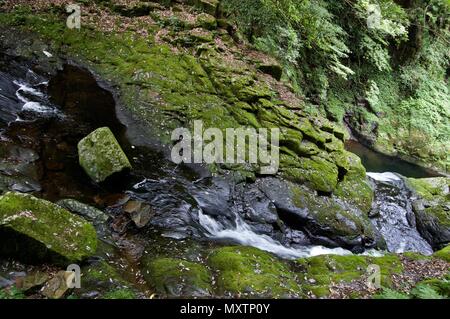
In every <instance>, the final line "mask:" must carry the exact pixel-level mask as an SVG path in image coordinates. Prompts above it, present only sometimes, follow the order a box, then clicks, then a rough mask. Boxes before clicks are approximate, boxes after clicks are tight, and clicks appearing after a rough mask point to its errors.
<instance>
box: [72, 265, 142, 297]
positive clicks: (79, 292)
mask: <svg viewBox="0 0 450 319" xmlns="http://www.w3.org/2000/svg"><path fill="white" fill-rule="evenodd" d="M122 267H125V266H123V265H122ZM118 268H119V269H120V266H119V265H117V264H114V263H108V262H106V261H105V260H98V261H94V262H92V263H90V264H88V265H85V266H83V267H82V268H81V274H82V276H81V288H80V289H74V290H73V291H72V292H71V294H72V295H73V296H76V297H81V298H87V299H134V298H137V296H138V289H137V287H136V285H135V284H134V283H132V282H130V281H128V280H126V279H125V278H124V276H123V275H122V274H121V273H120V272H119V271H118Z"/></svg>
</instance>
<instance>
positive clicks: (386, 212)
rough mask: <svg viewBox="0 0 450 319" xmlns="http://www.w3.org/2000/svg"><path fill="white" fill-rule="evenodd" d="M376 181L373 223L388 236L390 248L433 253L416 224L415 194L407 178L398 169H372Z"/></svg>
mask: <svg viewBox="0 0 450 319" xmlns="http://www.w3.org/2000/svg"><path fill="white" fill-rule="evenodd" d="M367 176H369V178H370V179H371V180H372V181H373V183H374V185H375V200H374V206H373V209H372V213H371V217H372V218H371V220H372V224H373V225H374V226H375V227H376V228H377V229H378V230H379V231H380V233H381V235H382V236H383V237H384V239H385V240H386V244H387V246H388V251H390V252H394V253H403V252H407V251H411V252H419V253H422V254H425V255H431V254H432V253H433V249H432V248H431V246H430V244H429V243H428V242H427V241H426V240H425V239H423V238H422V236H421V235H420V233H419V231H418V230H417V227H416V220H415V215H414V212H413V210H412V203H411V194H410V192H409V190H408V189H407V187H406V185H405V182H404V181H403V179H402V178H401V177H400V176H399V175H397V174H395V173H390V172H386V173H368V174H367Z"/></svg>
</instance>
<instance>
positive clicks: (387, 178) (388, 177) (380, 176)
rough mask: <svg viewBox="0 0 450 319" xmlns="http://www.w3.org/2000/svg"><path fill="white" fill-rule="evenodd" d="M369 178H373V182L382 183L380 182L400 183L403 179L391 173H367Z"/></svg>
mask: <svg viewBox="0 0 450 319" xmlns="http://www.w3.org/2000/svg"><path fill="white" fill-rule="evenodd" d="M367 176H369V177H370V178H372V179H373V180H376V181H380V182H394V181H400V180H401V178H400V177H399V176H398V175H396V174H394V173H391V172H385V173H367Z"/></svg>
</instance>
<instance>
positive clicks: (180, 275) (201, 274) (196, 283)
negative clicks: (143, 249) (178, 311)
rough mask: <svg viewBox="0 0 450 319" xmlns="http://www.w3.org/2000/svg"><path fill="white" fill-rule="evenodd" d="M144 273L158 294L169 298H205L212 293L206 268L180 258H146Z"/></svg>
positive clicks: (143, 264)
mask: <svg viewBox="0 0 450 319" xmlns="http://www.w3.org/2000/svg"><path fill="white" fill-rule="evenodd" d="M141 265H142V273H143V274H144V277H145V279H146V280H147V283H148V284H149V285H150V286H152V287H153V288H154V289H155V290H156V291H157V292H158V293H160V294H162V295H166V296H169V297H182V296H191V297H205V296H210V295H211V293H212V287H211V278H212V275H211V273H210V271H209V270H208V268H206V266H204V265H202V264H199V263H194V262H190V261H186V260H183V259H178V258H157V259H152V258H151V257H147V258H144V260H143V261H142V262H141Z"/></svg>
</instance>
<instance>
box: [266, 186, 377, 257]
mask: <svg viewBox="0 0 450 319" xmlns="http://www.w3.org/2000/svg"><path fill="white" fill-rule="evenodd" d="M259 187H260V189H261V190H262V191H263V193H264V194H265V195H266V196H267V197H268V198H269V199H270V200H271V201H272V202H273V204H274V205H275V207H276V209H277V211H278V215H279V217H280V219H281V220H282V221H283V222H284V223H285V224H286V225H287V226H288V227H290V228H291V229H295V230H301V231H304V232H306V234H307V235H308V237H309V239H310V240H311V242H312V243H314V244H319V245H324V246H329V247H344V248H346V249H351V250H353V251H362V250H363V249H365V248H375V247H377V248H384V247H385V242H384V240H383V238H382V237H381V235H380V234H379V232H378V231H377V230H376V229H375V228H374V227H373V226H372V224H371V222H370V220H369V217H368V215H367V213H365V212H363V211H361V210H360V209H358V208H357V207H356V206H354V205H351V204H349V203H347V202H345V201H344V200H341V199H340V198H338V197H335V196H318V195H317V193H315V192H313V191H311V190H310V189H309V188H307V187H305V186H302V185H297V184H294V183H291V182H289V181H283V180H279V179H275V178H266V179H264V180H262V181H261V182H260V183H259Z"/></svg>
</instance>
